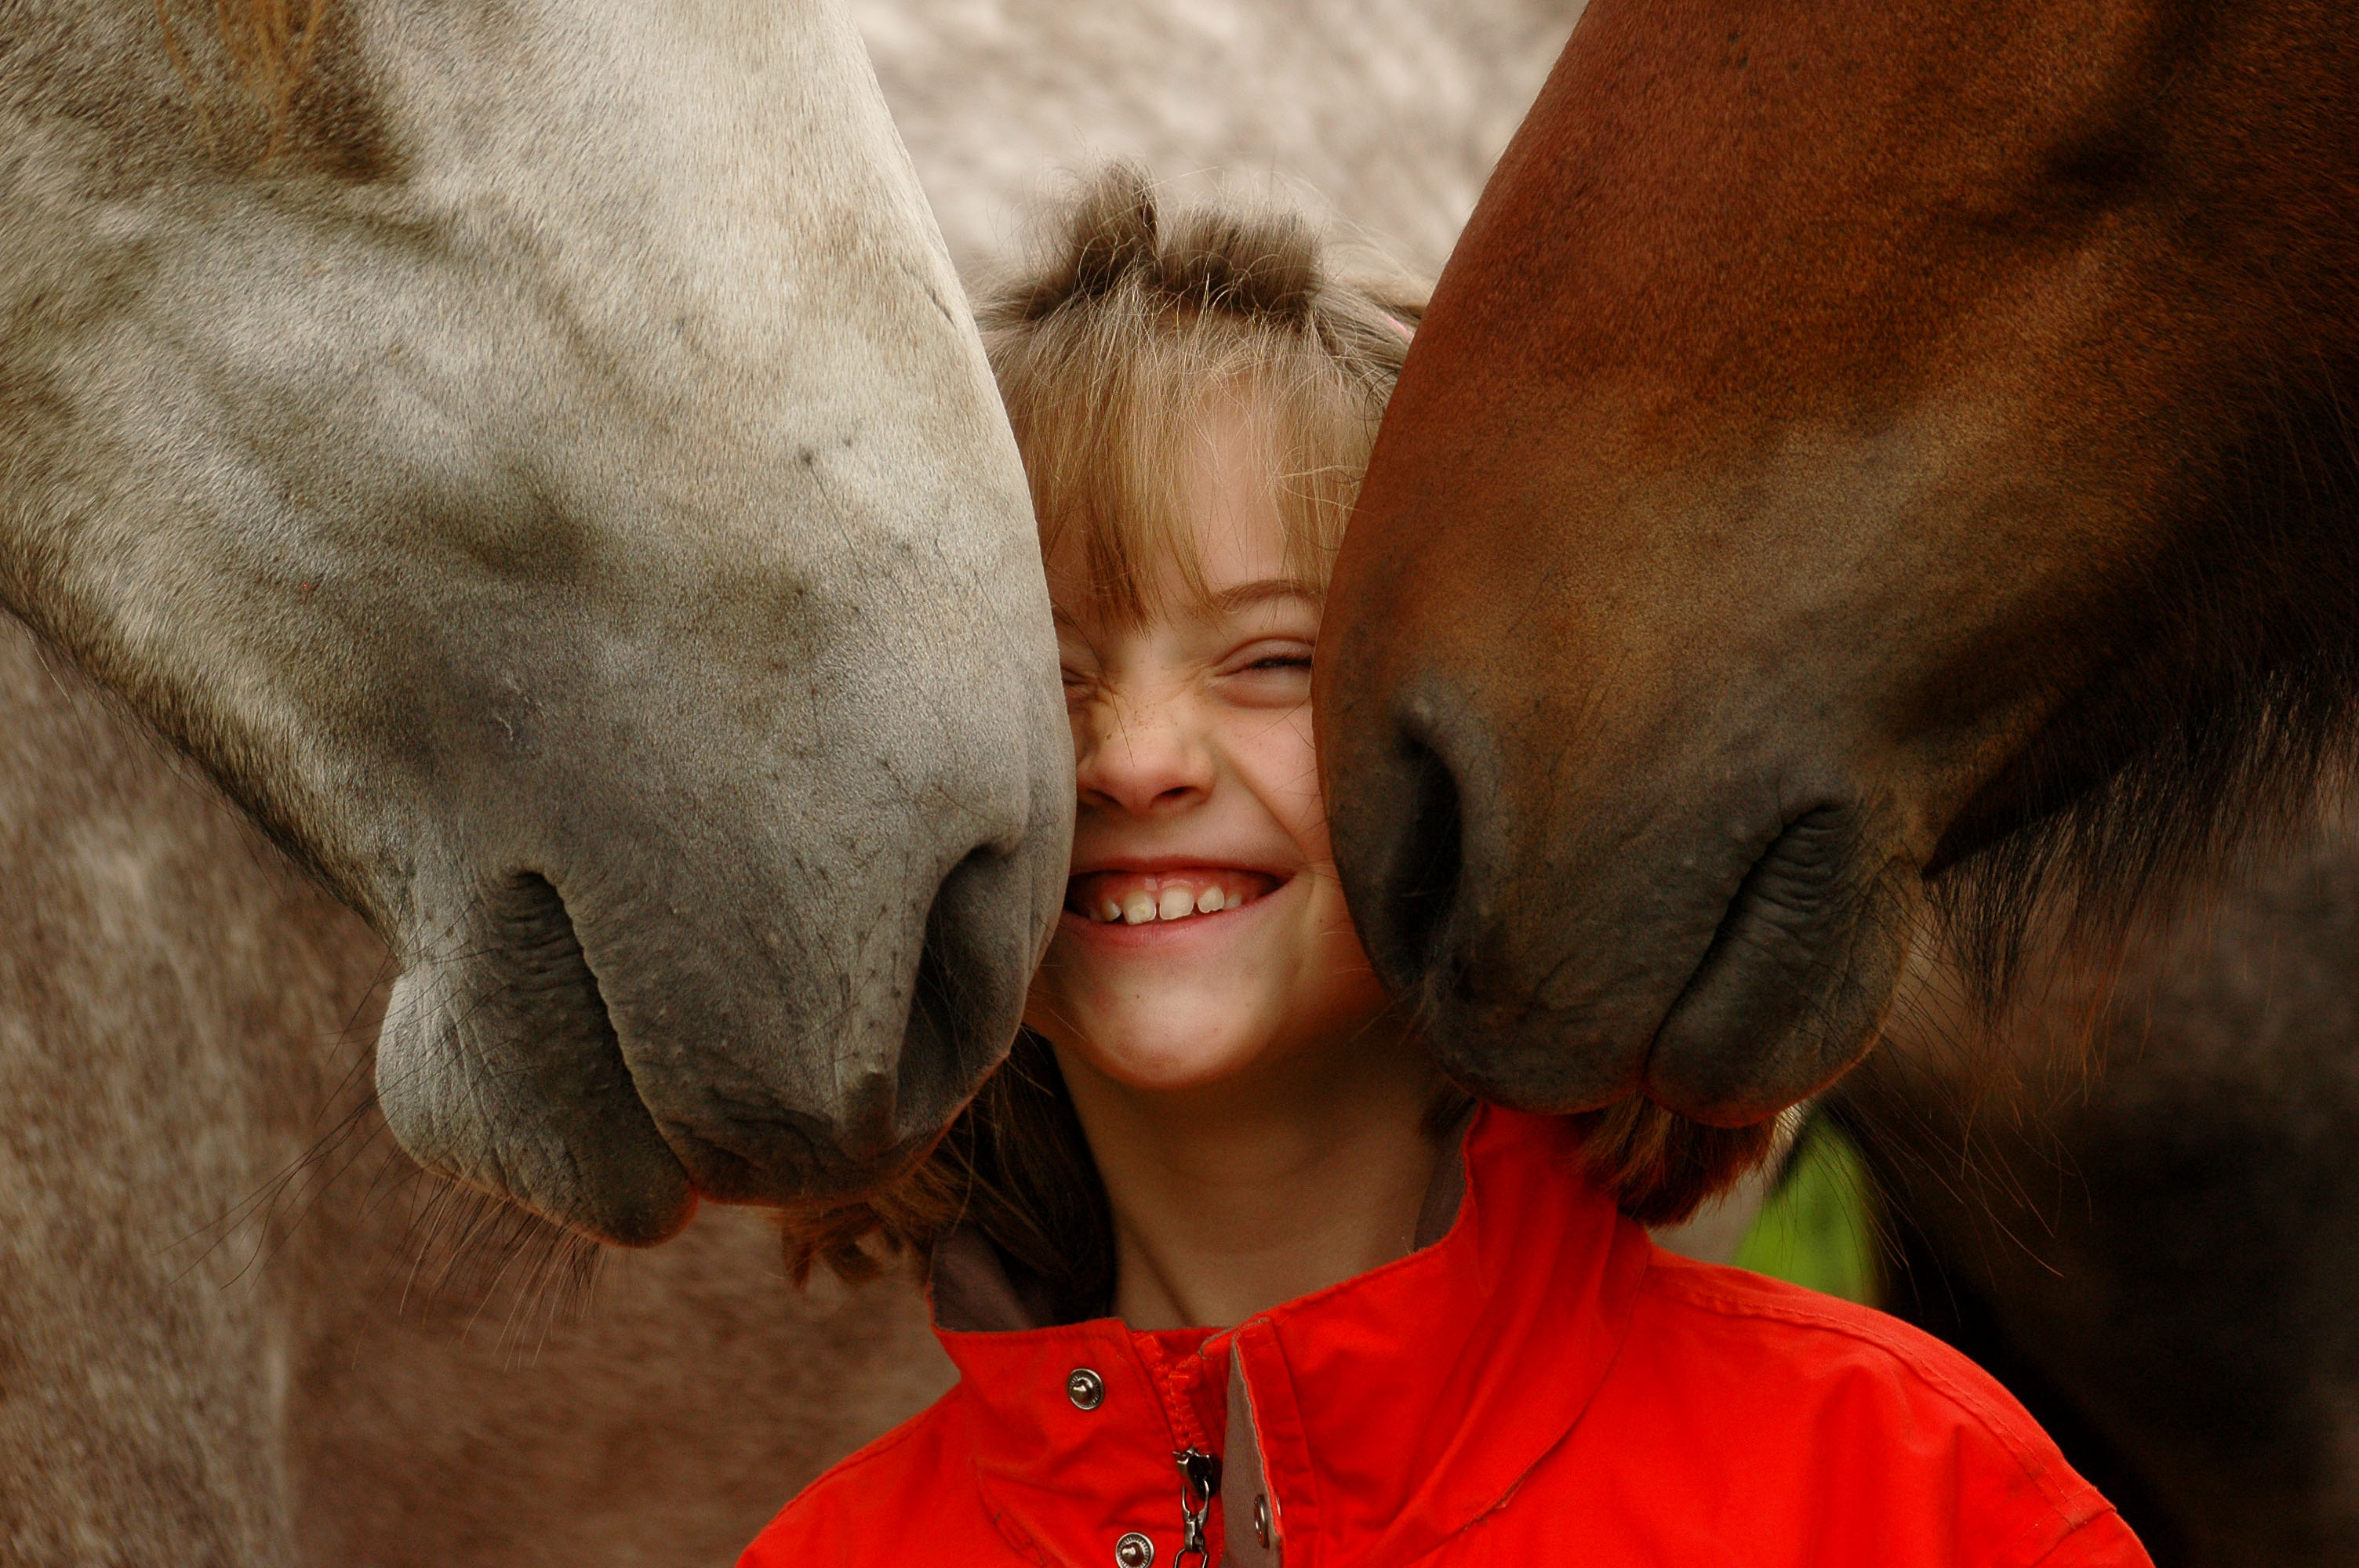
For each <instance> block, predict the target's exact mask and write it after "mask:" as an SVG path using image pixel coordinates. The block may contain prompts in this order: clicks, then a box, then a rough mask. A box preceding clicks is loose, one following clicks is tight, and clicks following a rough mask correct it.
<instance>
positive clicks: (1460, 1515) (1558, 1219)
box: [933, 1109, 1652, 1568]
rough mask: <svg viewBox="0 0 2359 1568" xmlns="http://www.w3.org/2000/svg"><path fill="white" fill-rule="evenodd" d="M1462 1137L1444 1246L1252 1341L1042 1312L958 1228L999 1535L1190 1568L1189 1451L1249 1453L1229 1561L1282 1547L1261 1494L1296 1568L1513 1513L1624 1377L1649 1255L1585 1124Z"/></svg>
mask: <svg viewBox="0 0 2359 1568" xmlns="http://www.w3.org/2000/svg"><path fill="white" fill-rule="evenodd" d="M1578 1151H1579V1140H1578V1135H1577V1133H1576V1132H1575V1130H1574V1129H1573V1127H1572V1125H1571V1123H1570V1122H1569V1121H1567V1120H1565V1119H1561V1118H1549V1117H1536V1116H1526V1115H1521V1114H1518V1113H1516V1112H1509V1111H1501V1110H1496V1109H1484V1110H1483V1111H1481V1112H1479V1113H1478V1114H1477V1116H1476V1118H1475V1119H1474V1121H1473V1125H1472V1127H1471V1128H1470V1129H1469V1130H1468V1132H1467V1134H1466V1137H1465V1139H1464V1141H1463V1143H1462V1159H1461V1161H1460V1162H1445V1172H1446V1174H1445V1178H1444V1179H1442V1180H1439V1181H1438V1182H1437V1184H1436V1193H1435V1195H1434V1197H1433V1198H1432V1199H1431V1200H1430V1202H1429V1204H1428V1206H1427V1226H1430V1227H1432V1228H1434V1229H1437V1230H1440V1231H1442V1232H1443V1233H1442V1234H1440V1237H1439V1238H1438V1239H1436V1240H1433V1241H1432V1242H1431V1243H1430V1245H1427V1246H1424V1247H1422V1248H1421V1249H1419V1250H1417V1251H1414V1252H1412V1253H1410V1254H1409V1255H1408V1257H1406V1258H1403V1259H1400V1260H1397V1261H1396V1262H1393V1263H1390V1264H1387V1265H1386V1266H1385V1267H1383V1268H1381V1269H1377V1270H1375V1271H1371V1272H1369V1273H1366V1274H1362V1275H1359V1276H1357V1277H1355V1278H1353V1279H1350V1280H1346V1281H1343V1283H1341V1284H1338V1285H1334V1286H1332V1287H1331V1288H1329V1289H1327V1290H1324V1291H1321V1292H1316V1293H1315V1294H1312V1295H1309V1296H1304V1297H1301V1298H1299V1300H1296V1301H1292V1302H1288V1303H1285V1304H1284V1305H1281V1306H1278V1307H1276V1308H1273V1309H1272V1310H1270V1311H1269V1312H1267V1313H1265V1314H1261V1315H1260V1316H1258V1317H1256V1318H1254V1319H1253V1320H1251V1321H1250V1322H1248V1323H1245V1324H1244V1325H1239V1326H1238V1327H1237V1328H1235V1329H1234V1330H1227V1331H1222V1332H1213V1331H1208V1330H1201V1329H1198V1330H1181V1331H1177V1332H1172V1333H1157V1334H1147V1333H1134V1332H1132V1331H1131V1330H1130V1329H1128V1328H1127V1327H1125V1325H1123V1324H1121V1323H1120V1322H1118V1321H1116V1320H1114V1319H1111V1318H1101V1319H1097V1320H1094V1321H1092V1322H1089V1323H1081V1324H1071V1325H1038V1323H1037V1320H1036V1319H1035V1318H1034V1317H1033V1316H1032V1314H1030V1312H1029V1311H1028V1310H1027V1307H1026V1305H1025V1303H1023V1301H1022V1300H1021V1299H1020V1297H1019V1296H1018V1294H1017V1292H1016V1291H1015V1289H1014V1288H1013V1287H1012V1286H1010V1285H1009V1284H1008V1282H1007V1280H1006V1273H1005V1271H1002V1270H998V1269H997V1267H996V1262H995V1255H994V1254H993V1253H992V1252H991V1249H990V1248H989V1245H988V1243H985V1242H983V1241H982V1239H981V1238H979V1237H974V1236H972V1235H966V1236H959V1237H953V1238H950V1239H948V1240H946V1241H945V1242H944V1244H943V1246H942V1248H941V1249H940V1254H939V1255H938V1257H937V1260H936V1264H935V1271H934V1283H933V1292H934V1300H935V1311H936V1319H937V1325H938V1326H937V1332H938V1333H939V1334H940V1338H941V1341H942V1345H943V1346H944V1348H945V1349H947V1350H948V1351H949V1353H950V1356H951V1360H952V1361H954V1362H955V1363H956V1364H957V1366H958V1368H959V1370H960V1372H961V1374H962V1381H961V1383H960V1385H959V1387H958V1389H957V1390H954V1392H953V1393H952V1394H951V1402H952V1404H953V1405H954V1407H955V1410H954V1411H952V1412H951V1413H952V1416H953V1419H957V1420H961V1421H962V1422H964V1423H965V1433H964V1436H965V1439H966V1441H967V1443H968V1444H970V1452H972V1453H973V1455H974V1465H975V1472H976V1479H977V1483H978V1485H979V1486H980V1487H981V1488H982V1491H983V1494H984V1501H985V1504H986V1506H987V1507H988V1508H989V1509H990V1510H991V1512H992V1515H993V1517H994V1518H995V1519H996V1520H997V1521H998V1523H999V1527H1000V1529H1001V1530H1002V1532H1003V1533H1005V1534H1006V1535H1007V1536H1008V1537H1009V1539H1010V1540H1011V1541H1014V1542H1016V1543H1017V1544H1018V1545H1020V1546H1022V1547H1024V1548H1025V1549H1027V1550H1028V1551H1029V1552H1032V1553H1034V1554H1035V1555H1037V1556H1038V1557H1040V1558H1042V1559H1043V1560H1045V1561H1048V1562H1051V1563H1066V1562H1070V1563H1077V1564H1084V1563H1085V1564H1090V1565H1092V1568H1095V1565H1098V1564H1103V1563H1106V1562H1109V1561H1112V1560H1113V1548H1114V1542H1115V1541H1118V1540H1119V1539H1120V1537H1121V1536H1123V1535H1124V1534H1125V1533H1127V1532H1130V1531H1133V1530H1136V1531H1138V1532H1140V1533H1143V1534H1145V1535H1147V1537H1148V1539H1149V1540H1151V1541H1154V1542H1155V1543H1156V1547H1157V1554H1156V1562H1157V1563H1158V1564H1164V1565H1169V1564H1171V1563H1173V1559H1174V1558H1175V1556H1176V1555H1177V1552H1178V1549H1179V1544H1180V1528H1179V1516H1180V1503H1179V1495H1180V1476H1179V1472H1178V1469H1177V1467H1176V1466H1175V1465H1174V1462H1173V1455H1174V1454H1175V1453H1176V1452H1177V1451H1179V1450H1180V1449H1183V1448H1190V1447H1194V1448H1199V1449H1203V1450H1206V1451H1210V1452H1214V1453H1220V1454H1223V1458H1224V1460H1225V1461H1226V1469H1227V1476H1226V1484H1225V1485H1224V1486H1223V1506H1222V1507H1221V1508H1220V1509H1217V1510H1216V1512H1215V1525H1216V1530H1215V1537H1216V1539H1215V1541H1214V1545H1213V1548H1212V1560H1213V1561H1214V1562H1220V1561H1222V1550H1221V1546H1220V1543H1219V1541H1218V1539H1217V1538H1218V1535H1219V1533H1220V1532H1219V1530H1218V1529H1217V1527H1218V1526H1219V1525H1220V1524H1222V1523H1223V1522H1226V1523H1227V1525H1228V1532H1229V1533H1230V1534H1232V1535H1233V1536H1234V1537H1235V1538H1236V1542H1235V1550H1234V1552H1232V1553H1231V1559H1232V1561H1234V1562H1235V1563H1239V1564H1241V1565H1242V1564H1245V1563H1261V1562H1275V1561H1277V1553H1276V1552H1263V1551H1260V1550H1257V1548H1258V1547H1259V1541H1258V1538H1257V1536H1256V1532H1255V1530H1254V1520H1253V1519H1251V1518H1250V1517H1248V1516H1249V1514H1250V1512H1251V1510H1252V1509H1253V1506H1254V1503H1255V1501H1256V1499H1262V1500H1264V1506H1265V1507H1266V1509H1267V1512H1268V1515H1269V1517H1270V1519H1271V1523H1272V1526H1273V1530H1274V1533H1275V1535H1276V1537H1277V1539H1278V1540H1279V1541H1281V1542H1282V1545H1283V1560H1284V1563H1285V1564H1286V1568H1319V1565H1321V1564H1326V1563H1342V1562H1345V1561H1349V1562H1351V1563H1365V1564H1368V1565H1369V1568H1381V1565H1382V1564H1386V1563H1407V1562H1409V1561H1411V1560H1412V1559H1414V1558H1416V1557H1418V1556H1420V1555H1422V1554H1424V1553H1425V1552H1429V1551H1430V1550H1432V1548H1433V1547H1434V1546H1436V1545H1438V1544H1440V1542H1441V1541H1443V1540H1445V1539H1447V1538H1448V1537H1449V1536H1451V1535H1452V1534H1454V1533H1456V1532H1457V1531H1458V1530H1462V1529H1464V1528H1465V1527H1466V1526H1467V1525H1468V1524H1471V1523H1472V1522H1473V1521H1474V1520H1475V1519H1478V1518H1480V1517H1481V1516H1482V1515H1483V1514H1484V1513H1485V1512H1487V1511H1488V1510H1490V1509H1493V1508H1495V1507H1496V1506H1497V1505H1498V1504H1499V1503H1500V1502H1501V1501H1502V1500H1503V1499H1505V1498H1506V1496H1507V1494H1508V1493H1509V1492H1510V1491H1512V1490H1513V1489H1514V1487H1515V1486H1516V1484H1517V1481H1519V1480H1520V1479H1521V1478H1522V1477H1523V1476H1524V1475H1525V1473H1526V1472H1527V1471H1528V1470H1529V1469H1530V1468H1531V1466H1532V1465H1535V1464H1537V1463H1538V1461H1539V1459H1540V1458H1541V1457H1542V1456H1543V1455H1544V1454H1547V1453H1548V1451H1549V1449H1550V1448H1552V1447H1554V1446H1555V1445H1556V1444H1557V1443H1558V1442H1559V1441H1560V1439H1561V1438H1562V1437H1563V1435H1564V1433H1566V1432H1567V1431H1569V1430H1570V1429H1571V1426H1572V1424H1573V1422H1575V1421H1576V1420H1577V1419H1579V1416H1580V1414H1581V1412H1582V1410H1583V1409H1584V1408H1586V1406H1587V1404H1588V1402H1589V1400H1590V1398H1591V1397H1592V1395H1593V1394H1594V1392H1595V1391H1596V1389H1597V1387H1598V1385H1599V1384H1600V1383H1601V1382H1603V1379H1604V1376H1605V1373H1606V1370H1607V1368H1609V1367H1610V1366H1611V1365H1612V1362H1613V1359H1614V1353H1615V1352H1616V1350H1618V1348H1619V1347H1620V1345H1621V1342H1622V1338H1623V1336H1624V1333H1625V1331H1626V1329H1627V1327H1628V1325H1629V1321H1630V1315H1631V1312H1632V1309H1633V1306H1634V1304H1635V1302H1636V1295H1637V1290H1638V1284H1639V1281H1640V1278H1641V1276H1643V1274H1644V1273H1645V1271H1646V1268H1647V1258H1648V1256H1649V1254H1650V1252H1651V1250H1652V1248H1651V1244H1650V1243H1649V1242H1648V1240H1647V1237H1646V1233H1645V1232H1644V1231H1643V1230H1641V1229H1640V1228H1639V1227H1637V1226H1636V1225H1635V1224H1633V1223H1631V1222H1630V1221H1628V1220H1626V1219H1624V1218H1622V1217H1620V1216H1619V1215H1617V1214H1616V1213H1615V1212H1614V1206H1613V1205H1612V1203H1611V1202H1610V1201H1609V1200H1607V1199H1606V1198H1605V1197H1604V1196H1603V1195H1601V1194H1599V1193H1598V1192H1597V1191H1596V1190H1595V1189H1594V1188H1593V1187H1592V1186H1591V1185H1590V1184H1589V1183H1588V1182H1587V1181H1586V1180H1585V1179H1583V1178H1582V1175H1581V1174H1580V1172H1579V1164H1578ZM1451 1175H1454V1176H1457V1177H1460V1178H1462V1181H1463V1197H1462V1199H1461V1200H1460V1201H1457V1202H1456V1203H1455V1204H1454V1209H1455V1212H1454V1214H1452V1213H1451V1208H1452V1207H1453V1205H1452V1204H1451V1201H1450V1193H1449V1189H1450V1187H1451V1185H1453V1183H1452V1182H1451V1181H1450V1180H1448V1179H1447V1177H1448V1176H1451ZM1425 1228H1427V1227H1426V1226H1421V1227H1420V1229H1421V1230H1423V1229H1425ZM945 1324H957V1325H960V1326H958V1327H956V1328H952V1327H948V1326H943V1325H945ZM1082 1371H1087V1372H1089V1373H1090V1374H1092V1375H1093V1377H1094V1379H1096V1383H1097V1387H1098V1388H1099V1389H1102V1390H1103V1392H1102V1393H1098V1394H1096V1395H1095V1402H1094V1403H1093V1404H1092V1403H1091V1397H1092V1395H1093V1390H1092V1389H1091V1387H1090V1385H1089V1383H1088V1381H1087V1380H1086V1379H1082V1380H1081V1395H1082V1397H1080V1398H1078V1399H1077V1398H1075V1397H1073V1395H1072V1394H1071V1392H1069V1384H1071V1383H1072V1382H1073V1381H1075V1380H1076V1379H1078V1376H1079V1374H1080V1373H1081V1372H1082ZM1240 1399H1241V1400H1242V1403H1243V1405H1244V1407H1245V1408H1243V1409H1241V1410H1240V1409H1232V1408H1231V1407H1232V1403H1233V1400H1240ZM1085 1404H1088V1405H1090V1408H1087V1409H1084V1408H1082V1406H1083V1405H1085ZM1248 1449H1250V1450H1251V1452H1246V1451H1245V1450H1248ZM1223 1516H1225V1518H1223ZM1189 1568H1196V1564H1195V1563H1194V1562H1193V1560H1192V1559H1191V1560H1190V1564H1189Z"/></svg>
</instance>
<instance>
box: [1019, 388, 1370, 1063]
mask: <svg viewBox="0 0 2359 1568" xmlns="http://www.w3.org/2000/svg"><path fill="white" fill-rule="evenodd" d="M1259 452H1260V447H1259V445H1258V443H1256V442H1255V441H1253V440H1252V439H1251V438H1250V433H1249V429H1248V427H1247V425H1246V422H1245V420H1244V419H1243V418H1235V419H1230V420H1227V421H1223V422H1222V423H1221V424H1218V425H1216V426H1215V427H1214V429H1213V431H1212V437H1211V439H1210V441H1209V444H1208V448H1207V456H1208V461H1207V462H1206V464H1205V465H1204V467H1203V470H1202V471H1201V474H1200V475H1199V476H1198V490H1197V495H1196V504H1195V505H1194V507H1193V509H1192V512H1191V514H1190V517H1191V522H1192V524H1193V534H1194V538H1193V541H1192V542H1193V546H1194V555H1195V564H1196V566H1197V568H1198V572H1197V574H1196V575H1197V576H1198V578H1199V579H1200V580H1199V581H1198V582H1197V583H1194V584H1189V583H1187V582H1186V581H1185V576H1184V574H1183V573H1182V572H1181V571H1180V568H1179V566H1178V564H1177V563H1165V564H1164V566H1163V568H1161V569H1162V570H1163V572H1164V574H1165V577H1164V580H1161V581H1159V582H1158V583H1156V584H1154V585H1152V586H1153V587H1154V588H1155V589H1158V591H1156V592H1152V593H1149V594H1147V596H1146V597H1147V601H1148V603H1149V604H1150V605H1151V606H1153V607H1154V608H1153V609H1151V610H1150V611H1149V613H1148V615H1147V619H1146V620H1145V621H1144V622H1139V623H1131V622H1126V621H1125V620H1122V619H1119V618H1115V617H1112V616H1109V615H1108V614H1107V613H1106V612H1105V610H1104V607H1103V605H1101V604H1098V603H1097V602H1095V600H1094V598H1093V595H1092V594H1091V593H1090V592H1089V583H1090V578H1089V573H1088V569H1087V561H1086V558H1085V551H1086V545H1085V544H1084V543H1083V541H1082V538H1081V537H1080V531H1079V530H1077V529H1066V530H1064V531H1062V533H1061V534H1060V535H1059V536H1058V537H1057V539H1056V542H1055V543H1054V544H1053V545H1052V546H1051V547H1050V548H1049V556H1048V570H1049V596H1050V598H1051V599H1052V600H1054V602H1055V604H1056V609H1057V630H1058V640H1059V645H1060V652H1061V654H1062V658H1063V664H1064V675H1065V697H1066V704H1067V708H1068V710H1069V712H1070V714H1071V719H1072V725H1073V747H1074V752H1075V758H1076V773H1077V778H1078V783H1079V786H1080V802H1079V810H1078V816H1077V820H1076V823H1075V828H1074V835H1073V867H1072V876H1071V881H1069V882H1068V884H1067V887H1066V899H1065V913H1064V915H1063V918H1062V920H1061V921H1060V925H1059V929H1058V932H1057V935H1056V939H1055V940H1054V942H1053V943H1052V944H1051V945H1050V947H1049V955H1048V957H1047V960H1046V961H1045V962H1044V964H1043V965H1042V967H1041V969H1040V973H1039V976H1038V979H1035V980H1034V982H1033V985H1032V991H1031V996H1030V1000H1029V1002H1028V1004H1027V1009H1026V1012H1025V1022H1027V1023H1028V1024H1030V1025H1031V1026H1032V1027H1033V1028H1034V1029H1036V1030H1038V1031H1039V1032H1040V1033H1042V1034H1044V1035H1046V1036H1048V1037H1049V1040H1050V1041H1052V1042H1053V1043H1055V1044H1057V1045H1058V1046H1059V1047H1060V1052H1063V1053H1071V1054H1078V1055H1079V1056H1080V1057H1081V1058H1082V1060H1083V1061H1085V1062H1086V1063H1088V1064H1089V1065H1091V1066H1092V1067H1093V1068H1095V1069H1096V1070H1097V1071H1098V1072H1099V1073H1101V1074H1103V1076H1106V1077H1108V1078H1111V1079H1113V1080H1114V1081H1115V1082H1117V1083H1121V1084H1125V1085H1129V1086H1131V1087H1136V1088H1143V1089H1181V1088H1188V1087H1195V1086H1199V1085H1203V1084H1209V1083H1212V1082H1215V1081H1218V1080H1220V1079H1223V1078H1227V1077H1230V1076H1234V1075H1235V1074H1237V1073H1239V1072H1242V1071H1244V1070H1245V1069H1247V1068H1250V1067H1252V1066H1255V1065H1262V1064H1274V1063H1275V1061H1276V1060H1277V1059H1278V1058H1281V1057H1288V1056H1294V1055H1298V1054H1304V1053H1306V1052H1317V1051H1319V1050H1321V1049H1322V1048H1327V1047H1335V1046H1343V1045H1347V1044H1349V1042H1350V1040H1351V1038H1352V1036H1353V1034H1355V1033H1357V1032H1358V1031H1360V1030H1361V1029H1364V1027H1365V1026H1366V1025H1367V1024H1368V1023H1369V1022H1371V1021H1372V1020H1373V1019H1375V1016H1376V1015H1377V1014H1378V1013H1379V1012H1380V1011H1382V1010H1383V1008H1384V1005H1385V997H1384V993H1383V991H1382V990H1381V989H1379V987H1378V986H1377V984H1376V980H1375V974H1374V972H1373V971H1372V970H1371V969H1370V968H1369V965H1368V961H1367V957H1366V956H1365V954H1364V953H1363V952H1362V951H1361V948H1360V942H1359V937H1358V935H1357V934H1356V933H1355V932H1354V931H1353V928H1352V922H1351V916H1350V915H1349V914H1347V913H1346V911H1345V909H1344V905H1343V892H1342V889H1341V887H1340V886H1339V885H1338V883H1337V881H1336V878H1335V865H1334V859H1333V854H1332V850H1331V849H1329V847H1328V841H1327V814H1326V809H1325V806H1324V805H1323V803H1322V801H1321V795H1320V792H1319V767H1318V757H1317V753H1316V752H1315V751H1314V750H1313V746H1312V741H1311V728H1310V660H1311V652H1312V646H1313V644H1314V643H1316V641H1317V639H1318V634H1319V614H1320V587H1319V585H1318V584H1317V583H1315V582H1307V581H1304V580H1303V579H1301V578H1300V577H1299V575H1298V574H1296V573H1295V572H1293V571H1292V570H1290V569H1289V568H1288V552H1287V549H1286V540H1285V534H1284V528H1283V524H1282V523H1281V520H1280V517H1279V514H1278V509H1277V497H1276V494H1275V486H1274V484H1273V481H1272V480H1271V477H1270V475H1269V473H1268V472H1267V470H1266V467H1265V466H1264V464H1263V463H1262V461H1261V460H1260V457H1259Z"/></svg>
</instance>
